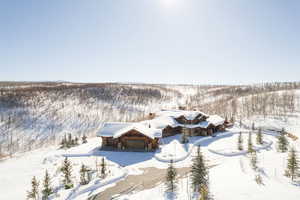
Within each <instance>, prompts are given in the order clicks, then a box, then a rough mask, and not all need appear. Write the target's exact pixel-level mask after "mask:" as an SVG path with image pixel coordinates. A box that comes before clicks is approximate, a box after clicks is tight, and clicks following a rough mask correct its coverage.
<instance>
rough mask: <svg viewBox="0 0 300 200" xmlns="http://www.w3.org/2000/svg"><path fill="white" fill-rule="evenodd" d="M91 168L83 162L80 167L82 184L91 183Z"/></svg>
mask: <svg viewBox="0 0 300 200" xmlns="http://www.w3.org/2000/svg"><path fill="white" fill-rule="evenodd" d="M88 171H89V170H88V169H87V167H86V166H85V165H84V164H82V165H81V168H80V184H81V185H86V184H88V183H89V179H88V174H87V172H88Z"/></svg>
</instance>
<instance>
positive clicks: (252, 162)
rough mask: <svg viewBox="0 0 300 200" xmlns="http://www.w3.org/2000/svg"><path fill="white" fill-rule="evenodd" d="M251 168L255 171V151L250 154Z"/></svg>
mask: <svg viewBox="0 0 300 200" xmlns="http://www.w3.org/2000/svg"><path fill="white" fill-rule="evenodd" d="M250 161H251V167H252V169H253V170H255V171H256V170H257V156H256V152H255V151H253V152H252V153H251V160H250Z"/></svg>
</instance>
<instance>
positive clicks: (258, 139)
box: [256, 128, 263, 144]
mask: <svg viewBox="0 0 300 200" xmlns="http://www.w3.org/2000/svg"><path fill="white" fill-rule="evenodd" d="M256 143H257V144H263V136H262V131H261V128H259V129H258V132H257V135H256Z"/></svg>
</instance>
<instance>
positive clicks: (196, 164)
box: [191, 148, 208, 192]
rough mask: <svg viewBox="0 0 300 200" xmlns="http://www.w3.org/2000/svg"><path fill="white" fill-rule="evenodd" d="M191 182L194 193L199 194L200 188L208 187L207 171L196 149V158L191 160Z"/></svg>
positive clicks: (201, 156)
mask: <svg viewBox="0 0 300 200" xmlns="http://www.w3.org/2000/svg"><path fill="white" fill-rule="evenodd" d="M191 181H192V186H193V189H194V191H195V192H200V191H199V190H200V188H201V187H207V186H208V170H207V167H206V166H205V162H204V158H203V155H202V153H201V151H200V148H198V151H197V156H196V157H195V158H194V159H193V164H192V169H191Z"/></svg>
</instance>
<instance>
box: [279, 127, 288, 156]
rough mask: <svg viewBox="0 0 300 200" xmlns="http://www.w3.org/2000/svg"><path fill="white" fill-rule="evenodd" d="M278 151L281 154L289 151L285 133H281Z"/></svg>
mask: <svg viewBox="0 0 300 200" xmlns="http://www.w3.org/2000/svg"><path fill="white" fill-rule="evenodd" d="M277 145H278V150H279V152H282V153H283V152H286V151H287V150H288V140H287V138H286V137H285V132H284V131H281V133H280V135H279V136H278V144H277Z"/></svg>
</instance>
